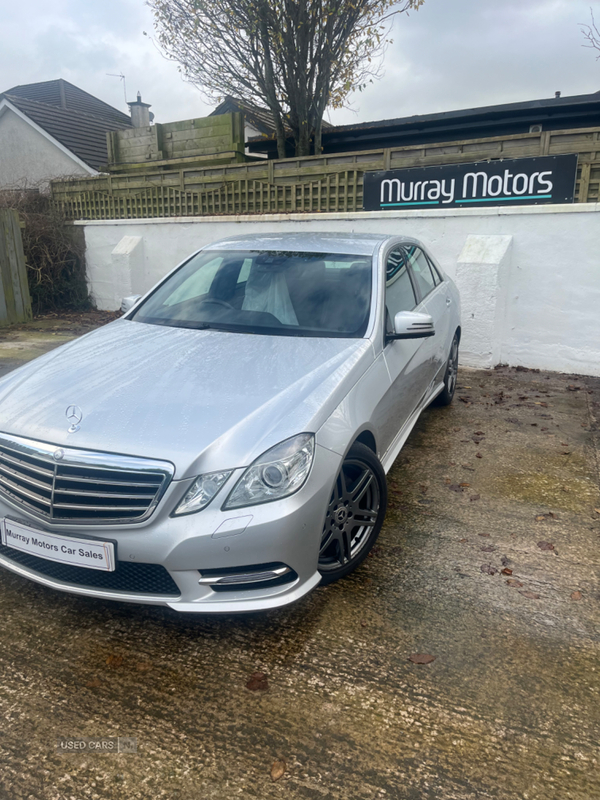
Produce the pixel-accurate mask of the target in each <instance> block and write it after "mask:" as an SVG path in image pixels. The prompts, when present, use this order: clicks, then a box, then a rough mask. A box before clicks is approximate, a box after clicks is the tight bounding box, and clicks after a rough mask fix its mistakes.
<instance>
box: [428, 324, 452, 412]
mask: <svg viewBox="0 0 600 800" xmlns="http://www.w3.org/2000/svg"><path fill="white" fill-rule="evenodd" d="M457 373H458V333H455V334H454V339H452V346H451V348H450V355H449V356H448V363H447V364H446V372H445V373H444V388H443V389H442V391H441V392H440V393H439V394H438V396H437V397H436V398H435V400H434V401H433V404H434V405H436V406H449V405H450V403H451V402H452V398H453V397H454V392H455V390H456V375H457Z"/></svg>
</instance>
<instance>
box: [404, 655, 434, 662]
mask: <svg viewBox="0 0 600 800" xmlns="http://www.w3.org/2000/svg"><path fill="white" fill-rule="evenodd" d="M436 658H437V656H430V655H429V653H413V654H412V655H410V656H409V657H408V660H409V661H412V663H413V664H431V662H432V661H435V659H436Z"/></svg>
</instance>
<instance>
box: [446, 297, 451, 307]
mask: <svg viewBox="0 0 600 800" xmlns="http://www.w3.org/2000/svg"><path fill="white" fill-rule="evenodd" d="M451 302H452V300H451V299H450V298H449V297H447V298H446V305H447V306H449V305H450V303H451Z"/></svg>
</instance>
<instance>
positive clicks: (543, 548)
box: [537, 542, 554, 550]
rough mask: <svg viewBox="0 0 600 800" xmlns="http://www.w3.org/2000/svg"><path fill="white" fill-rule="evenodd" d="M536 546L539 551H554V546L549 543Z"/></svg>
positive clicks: (539, 543) (540, 543)
mask: <svg viewBox="0 0 600 800" xmlns="http://www.w3.org/2000/svg"><path fill="white" fill-rule="evenodd" d="M537 546H538V547H539V548H540V550H554V545H553V544H552V543H551V542H538V543H537Z"/></svg>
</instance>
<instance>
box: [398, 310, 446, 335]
mask: <svg viewBox="0 0 600 800" xmlns="http://www.w3.org/2000/svg"><path fill="white" fill-rule="evenodd" d="M428 336H435V328H434V326H433V319H432V317H431V315H430V314H422V313H420V312H418V311H399V312H398V313H397V314H396V316H395V317H394V332H393V333H388V335H387V338H388V339H425V338H426V337H428Z"/></svg>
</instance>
